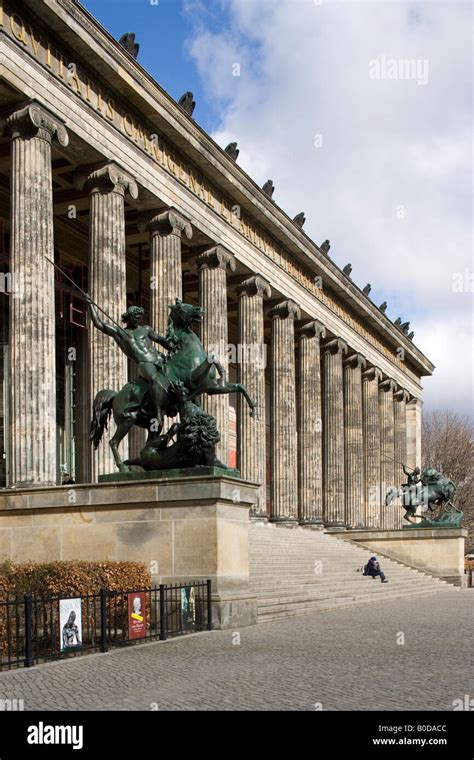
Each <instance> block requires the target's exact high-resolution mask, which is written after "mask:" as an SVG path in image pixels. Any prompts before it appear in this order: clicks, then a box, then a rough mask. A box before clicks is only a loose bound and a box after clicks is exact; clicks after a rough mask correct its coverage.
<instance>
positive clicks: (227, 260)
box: [197, 245, 236, 465]
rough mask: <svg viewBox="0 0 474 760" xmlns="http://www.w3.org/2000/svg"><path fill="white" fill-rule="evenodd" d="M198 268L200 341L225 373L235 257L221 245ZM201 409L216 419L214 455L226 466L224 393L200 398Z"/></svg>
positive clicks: (203, 257) (203, 255)
mask: <svg viewBox="0 0 474 760" xmlns="http://www.w3.org/2000/svg"><path fill="white" fill-rule="evenodd" d="M197 265H198V268H199V303H200V306H201V307H202V308H203V309H204V317H203V320H202V324H201V341H202V344H203V346H204V348H205V350H206V351H207V352H208V353H209V354H215V355H216V356H217V358H218V359H219V362H220V363H221V365H222V366H223V368H224V370H225V372H226V374H227V371H228V367H229V362H228V342H229V338H228V326H227V269H229V270H230V271H231V272H234V271H235V267H236V264H235V257H234V255H233V254H232V253H230V252H229V251H227V250H226V249H225V248H223V247H222V246H221V245H217V246H215V247H214V248H210V249H209V250H207V251H205V252H204V253H201V254H200V256H198V259H197ZM202 406H203V408H204V409H205V410H206V412H208V413H209V414H212V416H213V417H215V419H216V423H217V429H218V431H219V433H220V436H221V440H220V443H219V444H218V445H217V449H216V455H217V458H218V459H220V460H221V462H223V463H224V464H225V465H228V464H229V458H230V446H229V396H228V395H225V394H220V395H213V396H209V395H207V394H205V395H204V396H203V397H202Z"/></svg>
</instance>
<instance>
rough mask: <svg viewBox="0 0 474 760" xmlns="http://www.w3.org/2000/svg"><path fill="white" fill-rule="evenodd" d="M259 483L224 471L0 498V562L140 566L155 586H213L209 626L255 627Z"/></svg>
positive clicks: (15, 494) (27, 491) (42, 490)
mask: <svg viewBox="0 0 474 760" xmlns="http://www.w3.org/2000/svg"><path fill="white" fill-rule="evenodd" d="M256 499H257V486H256V485H255V484H253V483H248V482H247V481H243V480H240V479H238V478H234V477H228V475H221V476H219V475H212V474H210V475H200V476H190V477H179V478H173V477H168V478H166V477H164V478H163V479H161V480H159V481H156V480H142V481H140V480H133V482H132V483H130V482H118V483H114V484H109V483H100V484H98V485H97V484H96V485H81V486H62V487H61V486H56V487H55V488H54V489H53V488H41V489H34V490H21V491H18V492H17V491H15V492H3V493H2V492H0V561H2V560H4V559H10V560H12V561H13V562H27V561H29V560H31V561H35V562H51V561H54V560H90V561H93V562H100V561H105V560H119V561H130V562H145V563H146V564H150V567H151V568H153V569H154V571H155V574H154V575H153V576H152V584H153V585H154V584H159V583H178V582H183V581H192V580H207V579H211V581H212V605H213V618H214V627H215V628H232V629H234V630H238V628H239V627H242V626H245V625H251V624H253V623H256V622H257V599H256V597H255V596H254V595H253V593H252V592H251V591H250V589H249V548H248V540H249V539H248V532H249V525H250V522H249V510H250V509H251V508H252V507H254V505H255V502H256Z"/></svg>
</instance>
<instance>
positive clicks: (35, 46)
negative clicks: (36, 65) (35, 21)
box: [29, 26, 40, 57]
mask: <svg viewBox="0 0 474 760" xmlns="http://www.w3.org/2000/svg"><path fill="white" fill-rule="evenodd" d="M29 32H30V37H31V44H32V46H33V52H34V54H35V56H36V57H38V50H39V47H40V38H39V37H38V39H35V34H34V32H33V27H31V26H30V27H29Z"/></svg>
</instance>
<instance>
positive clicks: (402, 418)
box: [393, 390, 410, 486]
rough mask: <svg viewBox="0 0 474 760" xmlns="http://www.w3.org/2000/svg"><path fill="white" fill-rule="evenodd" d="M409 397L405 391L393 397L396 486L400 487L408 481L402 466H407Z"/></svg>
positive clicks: (400, 391) (398, 392)
mask: <svg viewBox="0 0 474 760" xmlns="http://www.w3.org/2000/svg"><path fill="white" fill-rule="evenodd" d="M409 395H410V394H409V393H408V392H407V391H405V390H399V391H397V392H396V393H394V395H393V419H394V437H395V441H394V443H395V486H399V485H400V484H401V483H404V482H405V480H406V475H405V473H404V472H403V469H402V465H403V464H407V400H408V398H409Z"/></svg>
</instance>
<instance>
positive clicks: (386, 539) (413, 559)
mask: <svg viewBox="0 0 474 760" xmlns="http://www.w3.org/2000/svg"><path fill="white" fill-rule="evenodd" d="M328 533H334V531H333V530H328ZM335 535H337V536H339V537H340V538H341V539H343V540H345V541H353V542H355V543H357V544H359V545H360V546H364V547H366V548H367V549H370V550H371V551H373V552H375V553H379V554H382V555H385V556H386V557H389V558H390V559H394V560H397V561H398V562H403V564H405V565H410V566H411V567H414V568H416V569H417V570H424V571H425V572H428V573H430V574H431V575H435V576H437V577H438V578H442V579H443V580H445V581H448V582H449V583H453V584H455V585H456V586H461V587H464V586H465V585H466V580H467V579H466V576H465V574H464V554H465V541H466V538H467V529H466V528H413V529H412V530H409V531H407V530H403V529H402V528H400V529H397V530H380V529H377V528H375V529H372V530H347V531H345V532H344V533H339V532H338V531H337V532H335Z"/></svg>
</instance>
